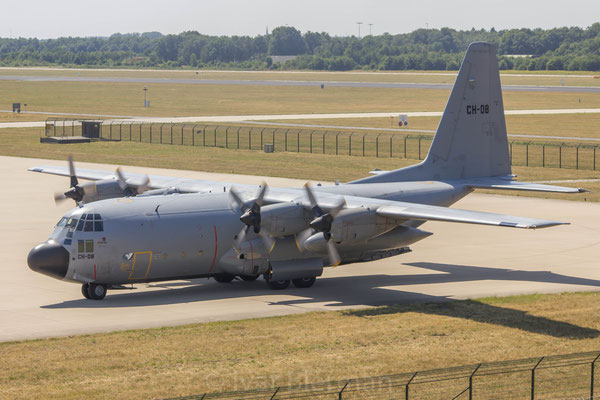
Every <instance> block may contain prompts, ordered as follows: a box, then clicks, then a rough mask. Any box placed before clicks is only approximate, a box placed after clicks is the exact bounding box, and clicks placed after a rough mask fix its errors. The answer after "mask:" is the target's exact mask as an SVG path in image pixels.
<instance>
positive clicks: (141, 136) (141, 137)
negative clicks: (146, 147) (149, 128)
mask: <svg viewBox="0 0 600 400" xmlns="http://www.w3.org/2000/svg"><path fill="white" fill-rule="evenodd" d="M142 124H143V122H140V143H142Z"/></svg>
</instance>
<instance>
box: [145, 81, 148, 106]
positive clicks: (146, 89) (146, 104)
mask: <svg viewBox="0 0 600 400" xmlns="http://www.w3.org/2000/svg"><path fill="white" fill-rule="evenodd" d="M147 91H148V88H147V87H146V86H144V107H148V102H147V101H146V92H147Z"/></svg>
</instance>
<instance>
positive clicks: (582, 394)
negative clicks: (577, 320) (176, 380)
mask: <svg viewBox="0 0 600 400" xmlns="http://www.w3.org/2000/svg"><path fill="white" fill-rule="evenodd" d="M599 357H600V352H599V351H595V352H588V353H574V354H565V355H557V356H548V357H539V358H528V359H524V360H514V361H502V362H492V363H482V364H476V365H468V366H461V367H454V368H445V369H436V370H429V371H419V372H411V373H405V374H397V375H387V376H378V377H372V378H359V379H349V380H342V381H335V382H325V383H318V384H309V385H296V386H282V387H274V388H268V389H256V390H246V391H235V392H221V393H206V394H200V395H193V396H188V397H180V398H178V399H186V400H192V399H194V400H208V399H232V400H233V399H236V400H237V399H245V400H254V399H273V400H274V399H279V400H282V399H313V400H326V399H331V400H333V399H338V400H341V399H403V400H412V399H423V400H424V399H453V400H454V399H458V400H467V399H469V400H470V399H497V400H501V399H532V400H533V399H557V398H570V399H574V398H577V399H592V400H593V399H594V398H598V397H597V396H598V392H599V388H598V384H599V383H600V381H599V378H600V376H599V375H600V374H599V373H598V368H597V362H598V358H599Z"/></svg>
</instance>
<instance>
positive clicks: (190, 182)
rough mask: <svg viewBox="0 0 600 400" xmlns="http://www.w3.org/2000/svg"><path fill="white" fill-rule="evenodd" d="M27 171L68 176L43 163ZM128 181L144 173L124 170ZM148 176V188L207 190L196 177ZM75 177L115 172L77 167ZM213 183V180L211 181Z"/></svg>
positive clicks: (62, 169) (92, 177)
mask: <svg viewBox="0 0 600 400" xmlns="http://www.w3.org/2000/svg"><path fill="white" fill-rule="evenodd" d="M28 171H32V172H40V173H44V174H52V175H60V176H69V169H68V168H66V167H59V166H53V165H43V166H36V167H31V168H29V169H28ZM123 175H124V176H125V178H126V179H127V180H128V181H133V182H136V181H139V182H142V181H144V180H145V175H143V174H134V173H130V172H125V173H124V174H123ZM148 177H149V178H150V184H149V185H148V188H149V189H163V188H169V187H177V188H178V189H180V191H182V192H205V191H208V190H207V189H206V190H205V188H206V185H205V184H204V183H205V181H200V180H197V179H185V178H175V177H170V176H163V175H148ZM77 178H81V179H85V180H90V181H98V180H101V179H116V173H109V172H107V171H102V170H95V169H86V168H77ZM212 183H214V182H212Z"/></svg>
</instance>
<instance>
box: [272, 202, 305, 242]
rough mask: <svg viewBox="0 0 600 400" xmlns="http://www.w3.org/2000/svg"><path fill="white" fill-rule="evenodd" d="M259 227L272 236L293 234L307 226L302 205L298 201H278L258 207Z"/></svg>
mask: <svg viewBox="0 0 600 400" xmlns="http://www.w3.org/2000/svg"><path fill="white" fill-rule="evenodd" d="M260 215H261V227H262V228H264V229H265V230H266V231H267V232H269V234H270V235H271V236H273V237H283V236H289V235H294V234H296V233H298V232H301V231H303V230H305V229H306V228H307V227H308V222H307V217H306V214H305V211H304V207H302V205H301V204H298V203H279V204H272V205H270V206H264V207H261V209H260Z"/></svg>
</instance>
